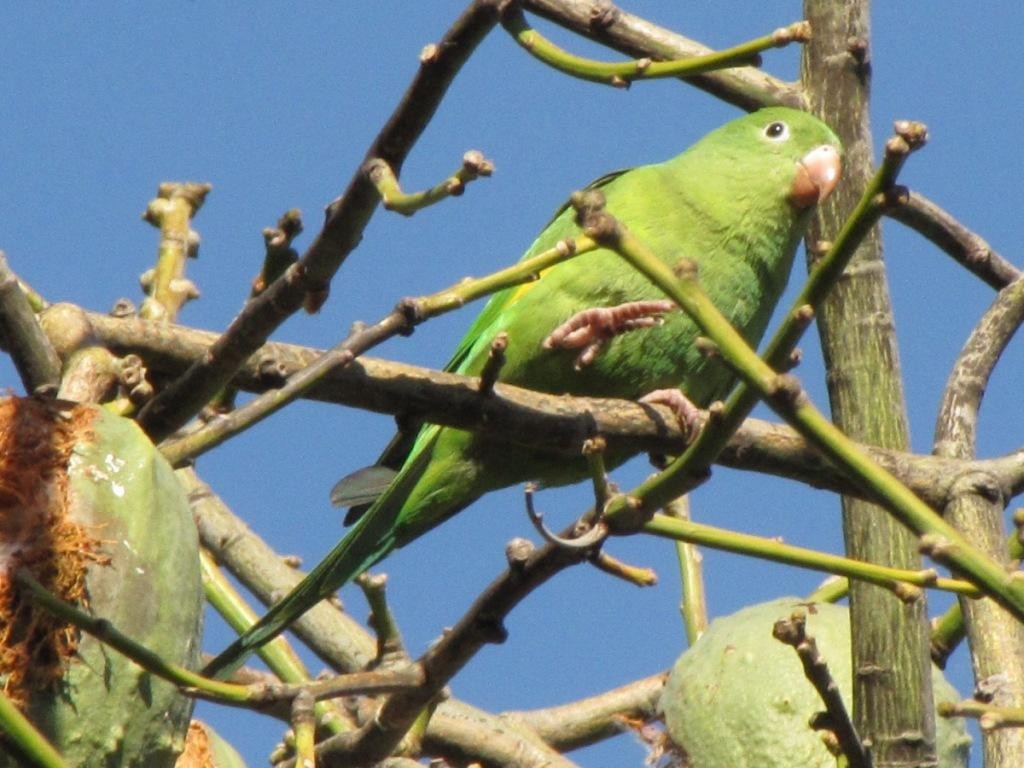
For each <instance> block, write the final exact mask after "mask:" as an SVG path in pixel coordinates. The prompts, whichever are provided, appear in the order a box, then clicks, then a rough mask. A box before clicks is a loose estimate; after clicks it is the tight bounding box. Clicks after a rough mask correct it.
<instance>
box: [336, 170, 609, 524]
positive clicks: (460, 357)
mask: <svg viewBox="0 0 1024 768" xmlns="http://www.w3.org/2000/svg"><path fill="white" fill-rule="evenodd" d="M627 170H629V169H625V168H624V169H621V170H618V171H612V172H611V173H606V174H604V175H603V176H601V177H599V178H597V179H594V181H592V182H590V184H588V185H587V187H586V188H587V189H596V188H601V187H604V186H606V185H607V184H609V183H610V182H612V181H614V180H615V179H617V178H618V177H619V176H621V175H622V174H624V173H626V172H627ZM568 209H569V202H568V201H566V202H564V203H563V204H562V205H561V206H560V207H559V208H558V210H556V211H555V213H554V215H553V216H552V217H551V220H550V221H548V223H547V225H546V226H545V227H544V229H543V230H541V235H540V237H538V238H537V240H536V241H534V243H533V245H532V246H531V247H530V248H529V250H527V252H526V253H525V254H524V256H523V258H524V259H526V258H529V257H531V256H534V255H536V254H537V253H539V252H540V251H542V250H544V249H545V248H549V247H551V246H552V245H553V244H554V243H555V242H557V241H558V240H560V239H561V238H563V237H566V236H569V235H570V234H571V233H572V227H570V226H569V224H568V222H567V223H566V224H563V225H562V226H555V223H556V222H557V221H558V219H559V217H561V216H562V215H563V214H564V213H565V212H566V211H567V210H568ZM541 279H543V278H541ZM520 295H522V287H521V286H512V287H511V288H506V289H504V290H502V291H499V292H498V293H496V294H494V296H492V297H491V298H490V300H489V301H488V302H487V304H486V305H485V306H484V308H483V310H481V312H480V314H479V315H477V317H476V319H475V320H474V321H473V323H472V325H470V327H469V329H468V330H467V331H466V333H465V334H464V335H463V337H462V340H461V341H460V342H459V343H458V345H456V347H455V352H454V353H453V354H452V356H451V359H449V361H448V364H447V365H445V367H444V370H445V371H448V372H460V373H468V372H470V371H469V370H467V368H469V369H472V368H474V367H475V366H474V365H473V362H474V361H470V360H468V357H469V354H470V352H471V351H472V350H473V347H474V346H475V345H476V343H477V341H478V340H479V338H480V337H481V335H483V334H486V333H490V332H492V326H493V325H494V323H495V321H496V320H497V319H498V318H499V317H501V316H502V315H503V314H504V313H506V312H507V311H508V310H509V309H510V308H511V306H512V305H513V304H514V303H515V301H516V299H517V298H518V297H519V296H520ZM472 372H474V373H475V372H476V371H472ZM418 433H419V426H416V427H414V428H412V429H400V430H399V431H398V432H397V433H396V434H395V436H394V437H393V438H392V439H391V442H389V443H388V445H387V447H386V448H385V449H384V450H383V452H382V453H381V455H380V456H379V457H378V459H377V462H376V463H375V464H373V465H371V466H368V467H363V468H362V469H357V470H356V471H355V472H352V473H351V474H348V475H346V476H345V477H343V478H341V480H339V481H338V482H337V483H335V484H334V487H333V488H332V489H331V504H333V505H334V506H336V507H344V508H348V512H346V514H345V525H351V524H352V523H354V522H355V521H356V520H358V519H359V518H360V516H362V514H363V513H364V512H366V510H367V509H368V508H369V507H370V505H371V504H372V503H373V502H374V501H376V499H377V498H378V497H379V496H380V495H381V494H382V493H383V492H384V491H385V490H386V489H387V487H388V486H389V485H390V484H391V482H392V481H393V480H394V478H395V476H396V475H397V474H398V470H399V469H401V468H402V465H403V464H404V463H405V461H406V460H407V459H408V457H409V452H410V451H411V450H412V447H413V444H414V443H415V441H416V435H417V434H418Z"/></svg>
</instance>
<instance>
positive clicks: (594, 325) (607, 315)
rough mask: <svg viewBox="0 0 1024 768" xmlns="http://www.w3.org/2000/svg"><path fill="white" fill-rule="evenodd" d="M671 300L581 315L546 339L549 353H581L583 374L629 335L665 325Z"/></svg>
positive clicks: (629, 304) (598, 309)
mask: <svg viewBox="0 0 1024 768" xmlns="http://www.w3.org/2000/svg"><path fill="white" fill-rule="evenodd" d="M675 307H676V305H675V302H673V301H669V300H668V299H656V300H648V301H630V302H627V303H625V304H619V305H617V306H614V307H592V308H590V309H584V310H582V311H580V312H577V313H576V314H574V315H573V316H572V317H570V318H569V319H568V320H566V321H565V322H564V323H562V324H561V325H560V326H558V327H557V328H555V330H553V331H552V332H551V333H550V334H548V337H547V338H546V339H544V344H543V346H544V348H545V349H556V348H557V349H581V348H582V350H583V351H582V352H580V354H579V355H578V356H577V357H576V362H575V363H574V364H573V367H574V368H576V370H581V369H583V368H586V367H587V366H588V365H590V364H591V363H592V362H594V360H596V359H597V355H598V353H600V351H601V348H602V347H603V346H604V345H605V344H606V343H607V342H608V341H610V340H611V339H613V338H615V337H616V336H619V335H621V334H623V333H627V332H628V331H635V330H637V329H639V328H650V327H652V326H655V325H661V324H662V323H663V322H664V319H663V318H662V315H664V314H665V313H666V312H671V311H672V310H673V309H675Z"/></svg>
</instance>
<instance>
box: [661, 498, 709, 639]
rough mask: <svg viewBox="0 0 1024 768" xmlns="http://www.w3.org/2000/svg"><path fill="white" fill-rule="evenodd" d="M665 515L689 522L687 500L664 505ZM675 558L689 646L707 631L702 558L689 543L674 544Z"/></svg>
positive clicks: (692, 544)
mask: <svg viewBox="0 0 1024 768" xmlns="http://www.w3.org/2000/svg"><path fill="white" fill-rule="evenodd" d="M665 515H666V516H667V517H670V518H674V519H676V520H682V521H687V522H688V521H689V520H690V498H689V497H688V496H680V497H679V498H678V499H675V500H673V501H671V502H669V503H668V504H666V505H665ZM675 547H676V557H677V558H678V560H679V580H680V582H681V586H682V593H683V596H682V599H681V600H680V602H679V613H680V614H682V617H683V628H684V630H685V631H686V641H687V643H689V644H690V645H693V644H694V643H695V642H697V639H698V638H699V637H700V636H701V635H702V634H704V630H706V629H707V628H708V604H707V595H706V593H705V591H704V569H703V568H702V567H701V555H700V551H699V550H698V549H697V546H696V544H694V543H693V542H692V541H683V540H681V539H676V540H675Z"/></svg>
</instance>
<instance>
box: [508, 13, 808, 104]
mask: <svg viewBox="0 0 1024 768" xmlns="http://www.w3.org/2000/svg"><path fill="white" fill-rule="evenodd" d="M522 5H523V8H524V9H526V10H527V11H530V12H532V13H536V14H538V15H539V16H543V17H544V18H546V19H549V20H551V21H553V22H555V23H556V24H559V25H561V26H563V27H566V28H567V29H570V30H572V31H574V32H576V33H578V34H580V35H583V36H584V37H588V38H590V39H592V40H595V41H597V42H599V43H603V44H605V45H607V46H609V47H611V48H614V49H615V50H618V51H621V52H623V53H625V54H627V55H629V56H635V57H637V58H641V57H648V58H651V59H679V58H683V57H685V56H700V55H703V54H707V53H711V52H712V51H711V49H710V48H707V47H706V46H704V45H701V44H700V43H697V42H695V41H693V40H690V39H688V38H685V37H683V36H682V35H679V34H677V33H676V32H672V31H671V30H668V29H665V28H663V27H659V26H657V25H656V24H652V23H651V22H649V21H647V20H646V19H642V18H640V17H639V16H634V15H633V14H631V13H627V12H626V11H624V10H622V9H620V8H618V7H616V6H615V5H613V4H612V3H610V2H594V0H523V2H522ZM687 82H689V83H690V84H692V85H694V86H696V87H697V88H700V89H702V90H705V91H707V92H708V93H711V94H713V95H715V96H718V97H719V98H720V99H722V100H723V101H726V102H728V103H730V104H735V105H736V106H738V107H740V108H742V109H746V110H748V111H749V110H754V109H759V108H760V107H764V106H768V105H771V104H784V105H786V106H790V107H796V108H801V107H803V106H804V100H803V94H802V93H801V91H800V89H799V87H798V86H796V85H794V84H793V83H787V82H784V81H782V80H779V79H778V78H775V77H772V76H770V75H767V74H765V73H763V72H760V71H759V70H757V69H754V68H753V67H746V68H743V69H730V70H724V71H722V72H709V73H707V74H703V75H696V76H694V77H692V78H688V79H687Z"/></svg>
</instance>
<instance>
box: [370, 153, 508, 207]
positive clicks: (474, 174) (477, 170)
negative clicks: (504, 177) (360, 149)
mask: <svg viewBox="0 0 1024 768" xmlns="http://www.w3.org/2000/svg"><path fill="white" fill-rule="evenodd" d="M493 172H494V163H492V162H491V161H490V160H488V159H487V158H485V157H484V156H483V154H482V153H481V152H478V151H477V150H475V149H473V150H470V151H469V152H467V153H466V154H465V155H463V156H462V165H461V166H460V168H459V170H457V171H456V172H455V173H453V174H452V175H451V176H449V177H448V178H447V179H445V180H444V181H442V182H441V183H439V184H436V185H434V186H433V187H431V188H430V189H426V190H423V191H422V192H403V191H402V187H401V186H400V185H399V183H398V177H397V176H396V175H395V172H394V171H393V170H392V169H391V166H390V165H388V164H387V163H386V162H385V161H383V160H381V159H379V158H375V159H373V160H371V161H369V162H368V163H367V164H366V176H367V178H368V179H369V180H370V183H371V184H373V186H374V187H375V188H376V189H377V194H379V195H380V202H381V205H383V206H384V207H385V208H386V209H387V210H389V211H395V212H397V213H400V214H402V215H403V216H412V215H413V214H414V213H416V211H418V210H420V209H421V208H426V207H427V206H430V205H434V204H435V203H438V202H440V201H441V200H444V199H445V198H448V197H458V196H459V195H461V194H462V193H463V192H464V191H465V189H466V185H467V184H468V183H469V182H471V181H475V180H476V179H479V178H480V177H481V176H490V175H491V174H492V173H493Z"/></svg>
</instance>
